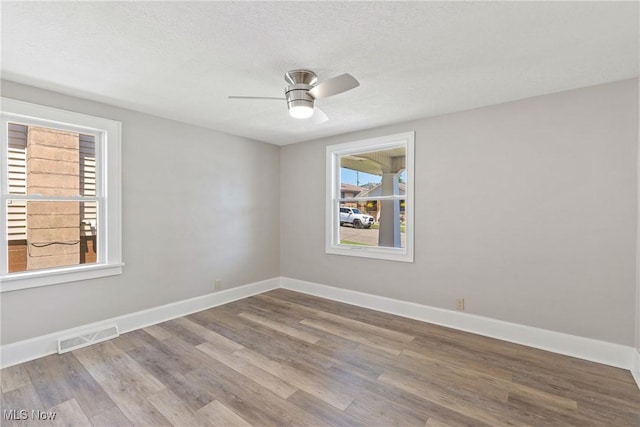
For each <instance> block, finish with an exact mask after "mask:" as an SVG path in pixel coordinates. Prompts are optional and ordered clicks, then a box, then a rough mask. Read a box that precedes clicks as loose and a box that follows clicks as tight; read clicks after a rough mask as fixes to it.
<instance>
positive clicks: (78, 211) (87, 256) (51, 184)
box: [7, 123, 98, 272]
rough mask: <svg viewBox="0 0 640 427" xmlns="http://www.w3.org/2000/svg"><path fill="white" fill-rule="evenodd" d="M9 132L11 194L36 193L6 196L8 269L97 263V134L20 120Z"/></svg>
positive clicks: (22, 269)
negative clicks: (28, 124)
mask: <svg viewBox="0 0 640 427" xmlns="http://www.w3.org/2000/svg"><path fill="white" fill-rule="evenodd" d="M8 136H9V155H8V160H9V165H8V166H9V168H8V172H9V180H8V182H9V194H10V196H11V195H14V196H16V195H21V196H25V197H28V196H34V197H35V196H37V197H38V198H37V199H29V198H24V199H23V198H21V199H8V201H7V233H8V263H9V272H16V271H27V270H38V269H43V268H51V267H62V266H69V265H78V264H86V263H95V262H96V260H97V256H96V255H97V240H96V239H97V220H98V217H97V210H98V206H97V204H98V201H97V199H96V154H95V153H96V148H95V137H94V136H93V135H84V134H79V133H75V132H67V131H60V130H56V129H50V128H43V127H38V126H27V125H23V124H17V123H9V124H8ZM66 196H69V197H73V198H76V197H77V198H78V199H79V200H78V201H69V200H61V199H58V198H59V197H66ZM49 197H50V198H49Z"/></svg>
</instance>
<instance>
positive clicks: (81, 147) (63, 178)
mask: <svg viewBox="0 0 640 427" xmlns="http://www.w3.org/2000/svg"><path fill="white" fill-rule="evenodd" d="M8 135H9V141H8V142H9V144H8V153H7V159H8V166H9V194H29V195H44V196H78V195H84V196H95V195H96V158H95V152H96V148H95V138H94V136H93V135H82V134H78V133H74V132H67V131H61V130H57V129H50V128H43V127H38V126H25V125H21V124H15V123H9V126H8Z"/></svg>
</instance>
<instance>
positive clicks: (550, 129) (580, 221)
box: [281, 79, 638, 346]
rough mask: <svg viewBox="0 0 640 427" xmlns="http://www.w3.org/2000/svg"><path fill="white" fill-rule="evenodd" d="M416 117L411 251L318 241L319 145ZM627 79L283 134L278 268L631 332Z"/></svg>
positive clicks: (632, 227) (631, 113)
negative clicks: (288, 140)
mask: <svg viewBox="0 0 640 427" xmlns="http://www.w3.org/2000/svg"><path fill="white" fill-rule="evenodd" d="M412 130H415V131H416V174H415V175H416V185H415V189H416V200H415V218H416V227H415V229H416V232H415V238H416V245H415V263H413V264H407V263H400V262H390V261H378V260H370V259H361V258H354V257H344V256H339V255H327V254H325V251H324V247H325V246H324V245H325V242H324V238H325V237H324V236H325V234H324V223H325V218H324V205H325V146H327V145H329V144H334V143H340V142H346V141H352V140H357V139H363V138H368V137H373V136H379V135H385V134H392V133H397V132H405V131H412ZM637 142H638V81H637V79H634V80H627V81H621V82H615V83H611V84H604V85H599V86H594V87H590V88H585V89H580V90H575V91H570V92H564V93H558V94H552V95H547V96H541V97H536V98H530V99H526V100H522V101H518V102H512V103H507V104H501V105H497V106H491V107H486V108H480V109H476V110H472V111H466V112H461V113H457V114H451V115H447V116H441V117H437V118H431V119H424V120H420V121H414V122H410V123H404V124H400V125H394V126H389V127H385V128H381V129H372V130H367V131H363V132H357V133H353V134H349V135H342V136H339V137H332V138H326V139H322V140H318V141H312V142H305V143H301V144H295V145H290V146H286V147H283V149H282V151H281V154H282V155H281V170H282V174H281V194H282V226H281V227H282V237H281V239H282V257H281V259H282V268H281V273H282V275H283V276H286V277H291V278H296V279H302V280H308V281H312V282H318V283H323V284H327V285H331V286H337V287H341V288H347V289H352V290H356V291H362V292H366V293H371V294H376V295H383V296H387V297H391V298H397V299H400V300H406V301H413V302H417V303H422V304H427V305H431V306H436V307H443V308H450V309H452V308H454V307H455V299H456V298H460V297H464V298H465V299H466V310H467V312H469V313H474V314H478V315H482V316H488V317H492V318H496V319H502V320H506V321H510V322H515V323H520V324H524V325H531V326H535V327H540V328H545V329H551V330H555V331H560V332H566V333H570V334H575V335H579V336H584V337H591V338H595V339H600V340H605V341H609V342H614V343H620V344H625V345H630V346H633V345H634V344H635V323H636V320H635V311H636V308H635V304H636V303H635V298H636V296H635V292H636V284H635V274H636V223H637V213H636V210H637V178H636V173H637V158H638V157H637Z"/></svg>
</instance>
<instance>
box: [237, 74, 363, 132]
mask: <svg viewBox="0 0 640 427" xmlns="http://www.w3.org/2000/svg"><path fill="white" fill-rule="evenodd" d="M284 80H285V81H286V82H287V83H289V85H288V86H287V87H286V88H285V89H284V95H285V97H284V98H277V97H270V96H230V97H229V99H267V100H280V101H287V108H288V109H289V114H290V115H291V117H294V118H296V119H307V118H309V117H312V116H313V119H314V122H316V123H322V122H325V121H327V120H328V118H327V116H326V114H324V113H323V112H322V110H320V109H319V108H317V107H315V100H316V99H320V98H326V97H329V96H333V95H337V94H339V93H342V92H346V91H348V90H351V89H354V88H356V87H358V86H360V83H359V82H358V81H357V80H356V79H355V78H354V77H353V76H352V75H351V74H341V75H339V76H337V77H333V78H331V79H329V80H325V81H323V82H321V83H317V82H318V76H317V75H316V73H314V72H313V71H310V70H291V71H287V72H286V73H285V75H284ZM316 83H317V84H316Z"/></svg>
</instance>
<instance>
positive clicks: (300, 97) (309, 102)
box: [284, 70, 318, 112]
mask: <svg viewBox="0 0 640 427" xmlns="http://www.w3.org/2000/svg"><path fill="white" fill-rule="evenodd" d="M284 79H285V80H286V81H287V83H289V86H287V87H286V89H285V97H286V98H287V108H288V109H289V111H290V112H291V110H292V109H299V108H300V107H302V108H303V109H305V108H306V109H311V111H313V107H314V102H315V99H314V98H313V97H312V96H311V95H309V89H311V88H313V85H314V84H315V83H316V82H317V81H318V76H316V74H315V73H314V72H313V71H309V70H292V71H288V72H287V73H286V74H285V75H284Z"/></svg>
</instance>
